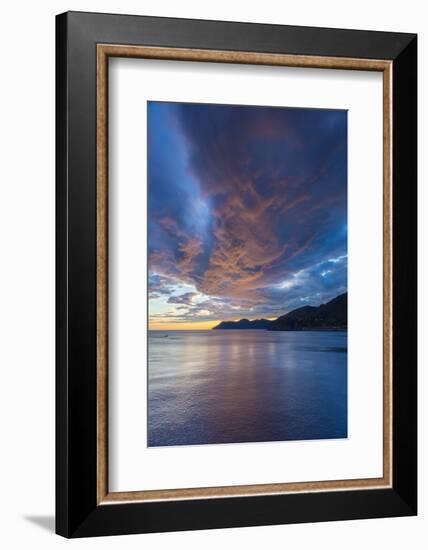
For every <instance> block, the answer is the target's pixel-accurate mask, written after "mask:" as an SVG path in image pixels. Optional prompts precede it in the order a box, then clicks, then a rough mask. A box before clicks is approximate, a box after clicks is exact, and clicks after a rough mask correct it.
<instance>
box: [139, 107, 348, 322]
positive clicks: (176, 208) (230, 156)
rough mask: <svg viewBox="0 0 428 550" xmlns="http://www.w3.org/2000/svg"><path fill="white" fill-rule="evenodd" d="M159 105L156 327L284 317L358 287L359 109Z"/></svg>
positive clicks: (151, 237) (154, 201)
mask: <svg viewBox="0 0 428 550" xmlns="http://www.w3.org/2000/svg"><path fill="white" fill-rule="evenodd" d="M147 109H148V269H149V289H148V290H149V328H150V329H151V330H159V329H165V330H175V329H183V330H187V329H189V330H193V329H210V328H212V327H213V326H214V325H216V324H217V323H218V322H219V321H222V320H234V319H235V320H237V319H241V318H247V319H260V318H267V319H274V318H276V317H278V316H279V315H283V314H284V313H286V312H287V311H291V310H292V309H296V308H298V307H301V306H303V305H319V304H321V303H325V302H326V301H328V300H330V299H332V298H334V297H335V296H337V295H338V294H341V293H342V292H345V291H346V290H347V112H346V111H343V110H326V109H296V108H293V109H292V108H284V107H258V106H237V105H214V104H196V103H168V102H155V101H150V102H148V105H147Z"/></svg>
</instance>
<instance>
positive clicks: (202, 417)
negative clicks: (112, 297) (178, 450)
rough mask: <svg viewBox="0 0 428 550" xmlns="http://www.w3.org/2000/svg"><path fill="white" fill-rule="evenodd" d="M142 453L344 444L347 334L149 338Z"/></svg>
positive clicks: (215, 333) (208, 333) (155, 334)
mask: <svg viewBox="0 0 428 550" xmlns="http://www.w3.org/2000/svg"><path fill="white" fill-rule="evenodd" d="M148 358H149V368H148V446H149V447H157V446H168V445H206V444H234V443H250V442H269V441H296V440H313V439H338V438H346V437H347V332H342V331H334V332H330V331H325V332H323V331H319V332H315V331H296V332H276V331H267V330H205V331H149V337H148Z"/></svg>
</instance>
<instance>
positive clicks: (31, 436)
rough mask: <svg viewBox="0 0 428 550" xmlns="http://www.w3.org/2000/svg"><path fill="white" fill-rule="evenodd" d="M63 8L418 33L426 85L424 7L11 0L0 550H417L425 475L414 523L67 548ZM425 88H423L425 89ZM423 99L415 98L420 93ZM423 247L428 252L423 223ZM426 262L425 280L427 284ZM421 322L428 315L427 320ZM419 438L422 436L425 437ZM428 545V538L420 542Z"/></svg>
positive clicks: (6, 37) (0, 218)
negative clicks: (59, 368) (61, 472)
mask: <svg viewBox="0 0 428 550" xmlns="http://www.w3.org/2000/svg"><path fill="white" fill-rule="evenodd" d="M67 9H75V10H92V11H110V12H118V13H120V12H122V13H135V14H138V13H141V14H147V15H164V16H176V17H200V18H210V19H229V20H237V21H239V20H245V21H254V22H264V23H283V24H292V25H314V26H326V27H345V28H346V27H347V28H361V29H364V28H371V29H377V30H389V31H404V32H419V33H420V41H419V59H420V62H419V70H420V72H419V83H420V86H421V87H424V84H425V83H426V65H427V64H426V59H427V53H428V51H427V43H426V36H427V31H428V20H427V17H426V14H425V13H424V10H423V2H420V1H419V0H408V1H407V2H406V3H404V4H403V3H402V2H393V1H391V0H389V1H388V0H379V1H378V2H373V1H368V0H367V1H364V0H360V1H359V2H351V3H349V2H343V0H334V1H328V2H319V1H318V0H312V1H309V0H301V2H298V3H283V2H278V1H277V0H264V2H257V3H255V2H253V3H250V2H248V0H237V1H235V2H230V1H220V0H217V1H216V2H204V3H202V2H198V1H196V0H195V1H186V0H182V1H180V2H177V1H174V0H171V1H167V0H157V1H156V2H155V1H149V0H146V1H145V2H144V3H142V2H137V1H129V0H122V1H121V2H118V1H109V0H102V1H87V2H77V1H75V0H68V1H66V2H65V1H63V0H58V1H56V2H45V1H42V0H40V1H39V2H19V1H16V2H14V3H12V2H8V3H6V4H5V5H4V6H2V16H1V19H0V37H1V38H0V40H1V45H2V62H1V69H2V72H1V76H2V78H1V87H0V94H1V101H0V139H1V144H0V145H1V152H2V155H1V162H0V189H1V199H0V253H1V255H0V258H1V270H0V278H1V284H0V323H1V326H0V334H1V345H0V365H1V376H2V379H1V383H0V422H1V428H0V433H1V455H0V457H1V458H0V463H1V468H0V490H1V498H0V524H1V529H0V544H1V545H2V546H3V547H4V548H7V549H15V548H16V549H20V548H29V547H31V548H39V547H40V548H43V549H45V548H46V549H48V550H49V549H51V548H59V547H65V546H66V545H68V546H69V547H70V545H72V547H73V548H85V549H86V548H103V549H105V548H118V547H120V548H124V549H127V548H141V547H142V546H143V545H145V546H146V547H150V548H151V549H159V548H170V547H174V548H183V549H184V548H186V550H188V549H190V550H192V549H199V548H206V549H218V548H219V547H220V548H221V547H224V548H232V547H234V546H242V547H245V548H249V549H252V548H254V549H256V548H257V549H258V548H260V547H264V548H266V547H269V548H276V547H278V548H279V547H281V548H283V547H284V546H286V545H287V546H288V547H289V548H296V547H298V548H302V549H305V548H313V547H315V546H316V547H317V548H328V549H329V550H335V549H337V550H339V549H340V550H342V549H343V547H344V546H346V548H347V549H360V548H361V547H364V546H367V547H370V548H373V547H376V545H382V546H383V547H385V548H388V549H397V550H398V549H400V550H401V549H402V548H406V547H411V548H412V549H422V548H425V547H426V532H427V530H428V519H427V496H428V485H427V477H426V473H425V471H424V469H422V468H421V471H420V489H421V491H420V515H419V517H417V518H399V519H389V520H370V521H354V522H339V523H323V524H302V525H290V526H276V527H257V528H246V529H233V530H217V531H210V532H202V531H201V532H193V533H168V534H162V535H144V536H128V537H119V538H118V537H112V538H104V539H90V540H76V541H71V542H70V541H66V540H64V539H61V538H59V537H56V536H54V535H53V534H52V528H53V519H52V517H53V511H54V436H53V434H54V162H53V159H54V15H55V14H56V13H59V12H61V11H65V10H67ZM424 89H425V87H424ZM420 97H422V93H420ZM419 117H420V141H419V152H420V163H421V165H420V171H419V181H420V213H422V208H424V207H425V211H426V207H427V202H426V201H427V194H426V191H425V189H423V187H422V182H423V181H424V180H425V176H426V170H425V166H426V164H425V162H424V160H425V159H424V158H423V154H422V153H423V151H424V150H425V151H426V144H425V139H424V138H425V136H426V122H427V118H426V108H425V106H424V105H422V102H421V105H420V111H419ZM419 219H420V229H421V231H422V233H421V239H420V241H419V249H420V252H421V254H422V252H423V249H424V248H425V250H426V249H427V242H426V229H427V226H426V222H424V220H423V219H422V215H420V218H419ZM427 275H428V274H427V272H426V255H423V256H422V255H421V260H420V279H419V280H420V281H423V279H424V278H425V279H426V277H427ZM420 298H421V307H420V320H421V323H420V328H419V333H420V353H421V356H420V365H421V369H420V378H419V384H420V385H419V391H420V400H419V403H420V414H421V416H420V418H421V422H420V424H419V431H420V445H419V449H420V464H423V462H424V461H425V462H426V452H425V451H426V431H427V430H426V424H425V420H426V417H427V405H426V402H425V403H424V401H423V399H422V396H423V395H425V396H426V395H427V393H426V392H427V390H428V387H427V376H426V374H425V372H424V370H423V367H424V364H425V365H426V360H427V357H426V344H425V342H424V339H423V337H422V336H423V332H425V328H426V327H425V323H424V322H422V321H425V314H424V311H426V310H427V309H428V303H427V301H426V293H425V291H424V289H422V288H421V292H420ZM423 317H424V318H423ZM423 432H425V437H423ZM424 541H425V542H424Z"/></svg>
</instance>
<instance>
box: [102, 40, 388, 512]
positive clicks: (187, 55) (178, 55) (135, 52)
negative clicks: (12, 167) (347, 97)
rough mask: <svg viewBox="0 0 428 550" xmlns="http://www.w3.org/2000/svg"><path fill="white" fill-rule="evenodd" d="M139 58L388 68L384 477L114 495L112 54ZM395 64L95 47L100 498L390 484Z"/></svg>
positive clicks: (385, 80)
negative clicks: (110, 423) (111, 458)
mask: <svg viewBox="0 0 428 550" xmlns="http://www.w3.org/2000/svg"><path fill="white" fill-rule="evenodd" d="M109 57H133V58H145V59H164V60H176V61H177V60H181V61H199V62H216V63H237V64H250V65H277V66H286V67H311V68H318V69H321V68H324V69H347V70H361V71H378V72H382V73H383V476H382V477H381V478H368V479H344V480H331V481H310V482H309V481H303V482H293V483H270V484H256V485H239V486H226V487H198V488H187V489H162V490H146V491H144V490H142V491H129V492H109V488H108V59H109ZM392 407H393V403H392V62H391V61H384V60H373V59H357V58H342V57H319V56H306V55H286V54H276V53H274V54H270V53H256V52H236V51H217V50H199V49H187V48H164V47H148V46H127V45H120V44H98V45H97V503H98V504H99V505H107V504H113V503H121V502H123V503H125V502H128V503H129V502H144V501H159V500H183V499H198V498H222V497H232V496H233V497H238V496H250V495H262V494H263V495H268V494H281V493H296V492H315V491H318V492H320V491H340V490H353V489H354V490H355V489H378V488H385V487H391V486H392Z"/></svg>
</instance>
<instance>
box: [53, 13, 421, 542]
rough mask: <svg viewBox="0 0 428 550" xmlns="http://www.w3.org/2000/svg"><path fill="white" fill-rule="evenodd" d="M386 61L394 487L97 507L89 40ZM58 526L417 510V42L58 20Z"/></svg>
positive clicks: (280, 520)
mask: <svg viewBox="0 0 428 550" xmlns="http://www.w3.org/2000/svg"><path fill="white" fill-rule="evenodd" d="M100 43H103V44H123V45H146V46H162V47H171V48H197V49H204V50H211V49H212V50H224V51H238V52H239V51H243V52H247V51H251V52H260V53H282V54H291V55H306V56H321V57H323V56H334V57H346V58H356V59H373V60H389V61H391V62H392V79H393V81H392V90H393V108H392V121H391V122H392V127H393V133H392V136H393V139H392V159H393V162H392V177H393V180H392V181H393V194H392V216H393V226H392V227H393V233H392V262H393V263H392V275H393V293H392V304H393V309H392V329H393V332H392V333H393V338H392V362H393V377H392V399H393V426H392V437H393V456H392V463H393V481H392V487H390V488H382V489H361V490H341V491H325V492H324V491H321V492H307V493H295V494H293V493H290V494H276V495H263V496H244V497H230V498H229V497H227V498H201V499H192V500H181V501H180V500H169V501H160V502H129V503H120V504H115V503H109V504H108V505H98V504H97V371H96V359H97V348H96V331H97V315H96V272H97V257H96V236H97V229H96V205H97V203H96V171H97V142H96V136H97V131H96V125H97V120H96V108H97V105H96V78H97V77H96V72H97V66H96V46H97V44H100ZM56 97H57V103H56V133H57V137H56V159H57V160H56V212H57V215H56V258H57V259H56V532H57V533H58V534H60V535H62V536H65V537H86V536H99V535H116V534H127V533H148V532H160V531H178V530H192V529H209V528H224V527H239V526H254V525H273V524H285V523H301V522H319V521H334V520H346V519H362V518H374V517H393V516H410V515H415V514H416V513H417V399H416V397H417V372H416V363H417V341H416V339H417V331H416V327H417V314H416V311H417V310H416V304H417V294H416V292H417V291H416V283H417V263H416V262H417V260H416V252H417V240H416V239H417V227H416V223H417V207H416V201H417V189H416V180H417V143H416V140H417V104H416V99H417V36H416V35H414V34H404V33H386V32H373V31H355V30H342V29H326V28H309V27H293V26H279V25H261V24H247V23H231V22H219V21H202V20H188V19H187V20H186V19H172V18H157V17H142V16H125V15H111V14H96V13H81V12H68V13H64V14H61V15H58V16H57V18H56Z"/></svg>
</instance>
